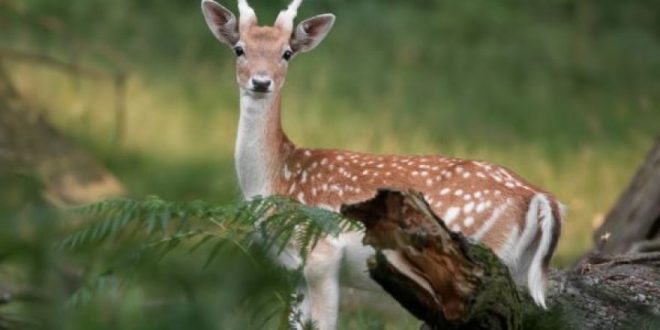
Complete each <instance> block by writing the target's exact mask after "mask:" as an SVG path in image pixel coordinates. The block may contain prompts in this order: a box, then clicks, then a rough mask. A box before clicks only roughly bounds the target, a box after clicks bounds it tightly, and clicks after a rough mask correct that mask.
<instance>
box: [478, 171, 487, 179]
mask: <svg viewBox="0 0 660 330" xmlns="http://www.w3.org/2000/svg"><path fill="white" fill-rule="evenodd" d="M477 176H478V177H480V178H482V179H485V178H486V174H483V173H482V172H477Z"/></svg>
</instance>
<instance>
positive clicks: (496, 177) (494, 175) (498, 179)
mask: <svg viewBox="0 0 660 330" xmlns="http://www.w3.org/2000/svg"><path fill="white" fill-rule="evenodd" d="M490 177H491V178H493V179H495V181H497V182H502V178H501V177H500V176H499V175H496V174H491V175H490Z"/></svg>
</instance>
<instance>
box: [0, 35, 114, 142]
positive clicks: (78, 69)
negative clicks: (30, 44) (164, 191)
mask: <svg viewBox="0 0 660 330" xmlns="http://www.w3.org/2000/svg"><path fill="white" fill-rule="evenodd" d="M5 58H6V59H10V60H15V61H21V62H32V63H36V64H40V65H46V66H49V67H52V68H55V69H58V70H60V71H62V72H64V73H66V74H69V75H73V76H76V77H85V78H88V79H91V80H111V81H112V82H113V86H114V93H115V136H114V141H115V143H116V144H117V145H118V144H119V143H120V142H121V140H122V137H123V134H124V132H125V127H126V109H127V107H126V101H127V100H126V80H127V77H126V74H125V73H124V72H122V71H119V70H117V71H114V72H111V71H106V70H101V69H95V68H90V67H83V66H80V65H78V64H71V63H68V62H65V61H62V60H60V59H57V58H55V57H52V56H49V55H46V54H38V53H30V52H25V51H21V50H15V49H9V48H3V47H0V59H5Z"/></svg>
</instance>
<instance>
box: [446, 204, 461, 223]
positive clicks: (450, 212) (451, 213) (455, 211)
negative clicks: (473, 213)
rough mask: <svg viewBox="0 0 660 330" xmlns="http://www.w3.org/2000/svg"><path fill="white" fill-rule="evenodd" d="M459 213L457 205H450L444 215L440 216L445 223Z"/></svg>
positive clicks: (452, 219) (449, 221)
mask: <svg viewBox="0 0 660 330" xmlns="http://www.w3.org/2000/svg"><path fill="white" fill-rule="evenodd" d="M459 213H461V209H460V208H458V207H450V208H449V209H448V210H447V212H445V215H444V216H443V217H442V220H443V221H444V222H445V224H447V225H448V224H450V223H451V222H452V221H454V219H456V217H457V216H458V214H459Z"/></svg>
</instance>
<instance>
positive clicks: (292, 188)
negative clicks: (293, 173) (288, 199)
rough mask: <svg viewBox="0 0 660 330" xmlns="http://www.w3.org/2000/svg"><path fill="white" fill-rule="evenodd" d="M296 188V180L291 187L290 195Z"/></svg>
mask: <svg viewBox="0 0 660 330" xmlns="http://www.w3.org/2000/svg"><path fill="white" fill-rule="evenodd" d="M295 190H296V183H295V182H294V183H293V184H292V185H291V187H289V195H291V194H293V192H294V191H295Z"/></svg>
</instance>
